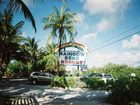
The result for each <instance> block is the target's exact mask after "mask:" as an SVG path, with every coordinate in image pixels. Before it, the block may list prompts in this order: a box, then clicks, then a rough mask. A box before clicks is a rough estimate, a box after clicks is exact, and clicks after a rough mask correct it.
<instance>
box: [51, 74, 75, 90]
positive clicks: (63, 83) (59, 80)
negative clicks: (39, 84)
mask: <svg viewBox="0 0 140 105" xmlns="http://www.w3.org/2000/svg"><path fill="white" fill-rule="evenodd" d="M51 86H52V87H62V88H66V87H75V86H76V78H74V77H65V76H61V77H59V76H55V77H53V80H52V83H51Z"/></svg>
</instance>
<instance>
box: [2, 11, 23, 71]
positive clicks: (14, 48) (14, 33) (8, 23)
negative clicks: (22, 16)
mask: <svg viewBox="0 0 140 105" xmlns="http://www.w3.org/2000/svg"><path fill="white" fill-rule="evenodd" d="M12 21H13V14H12V12H11V11H10V10H4V12H3V13H1V14H0V30H1V31H0V69H2V70H5V68H6V67H7V65H8V63H9V62H10V60H11V59H19V58H20V59H21V58H23V57H22V55H24V54H23V52H22V51H21V42H22V41H23V39H24V38H23V37H22V36H21V31H20V29H21V28H22V26H23V24H24V22H23V21H20V22H18V23H17V24H15V25H13V23H12Z"/></svg>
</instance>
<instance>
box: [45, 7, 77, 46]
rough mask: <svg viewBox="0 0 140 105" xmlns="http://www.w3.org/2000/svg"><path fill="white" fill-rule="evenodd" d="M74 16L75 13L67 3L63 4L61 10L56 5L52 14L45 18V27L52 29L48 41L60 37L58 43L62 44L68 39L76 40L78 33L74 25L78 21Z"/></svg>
mask: <svg viewBox="0 0 140 105" xmlns="http://www.w3.org/2000/svg"><path fill="white" fill-rule="evenodd" d="M74 16H75V14H74V13H73V12H71V11H70V10H69V9H68V8H67V7H66V5H63V6H62V7H61V11H60V12H59V10H58V9H57V8H56V7H55V8H54V12H53V13H52V14H50V15H49V16H48V17H47V18H43V23H44V26H43V29H44V30H46V29H51V34H50V35H49V36H48V42H50V41H51V40H54V39H55V38H58V44H59V46H61V44H62V43H65V42H67V41H74V37H75V36H76V34H77V32H76V29H75V27H74V25H75V22H76V21H75V19H74Z"/></svg>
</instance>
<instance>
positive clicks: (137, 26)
mask: <svg viewBox="0 0 140 105" xmlns="http://www.w3.org/2000/svg"><path fill="white" fill-rule="evenodd" d="M137 27H140V25H137V26H134V27H131V28H129V29H128V30H126V31H124V32H122V33H120V34H117V35H115V36H114V37H111V38H109V39H107V40H105V41H104V42H102V43H99V44H97V46H101V45H103V44H105V43H107V42H109V41H111V40H113V39H114V38H116V37H119V36H121V35H123V34H125V33H127V32H129V31H131V30H133V29H135V28H137ZM95 48H97V47H95Z"/></svg>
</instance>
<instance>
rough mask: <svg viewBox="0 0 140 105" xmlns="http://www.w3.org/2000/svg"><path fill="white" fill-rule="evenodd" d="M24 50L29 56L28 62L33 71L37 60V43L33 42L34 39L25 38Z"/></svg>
mask: <svg viewBox="0 0 140 105" xmlns="http://www.w3.org/2000/svg"><path fill="white" fill-rule="evenodd" d="M24 49H25V50H26V52H27V53H28V54H27V55H29V58H30V60H29V62H30V63H31V65H32V70H33V69H34V65H35V64H36V62H37V60H38V42H37V41H35V38H30V37H27V38H26V40H25V43H24Z"/></svg>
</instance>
